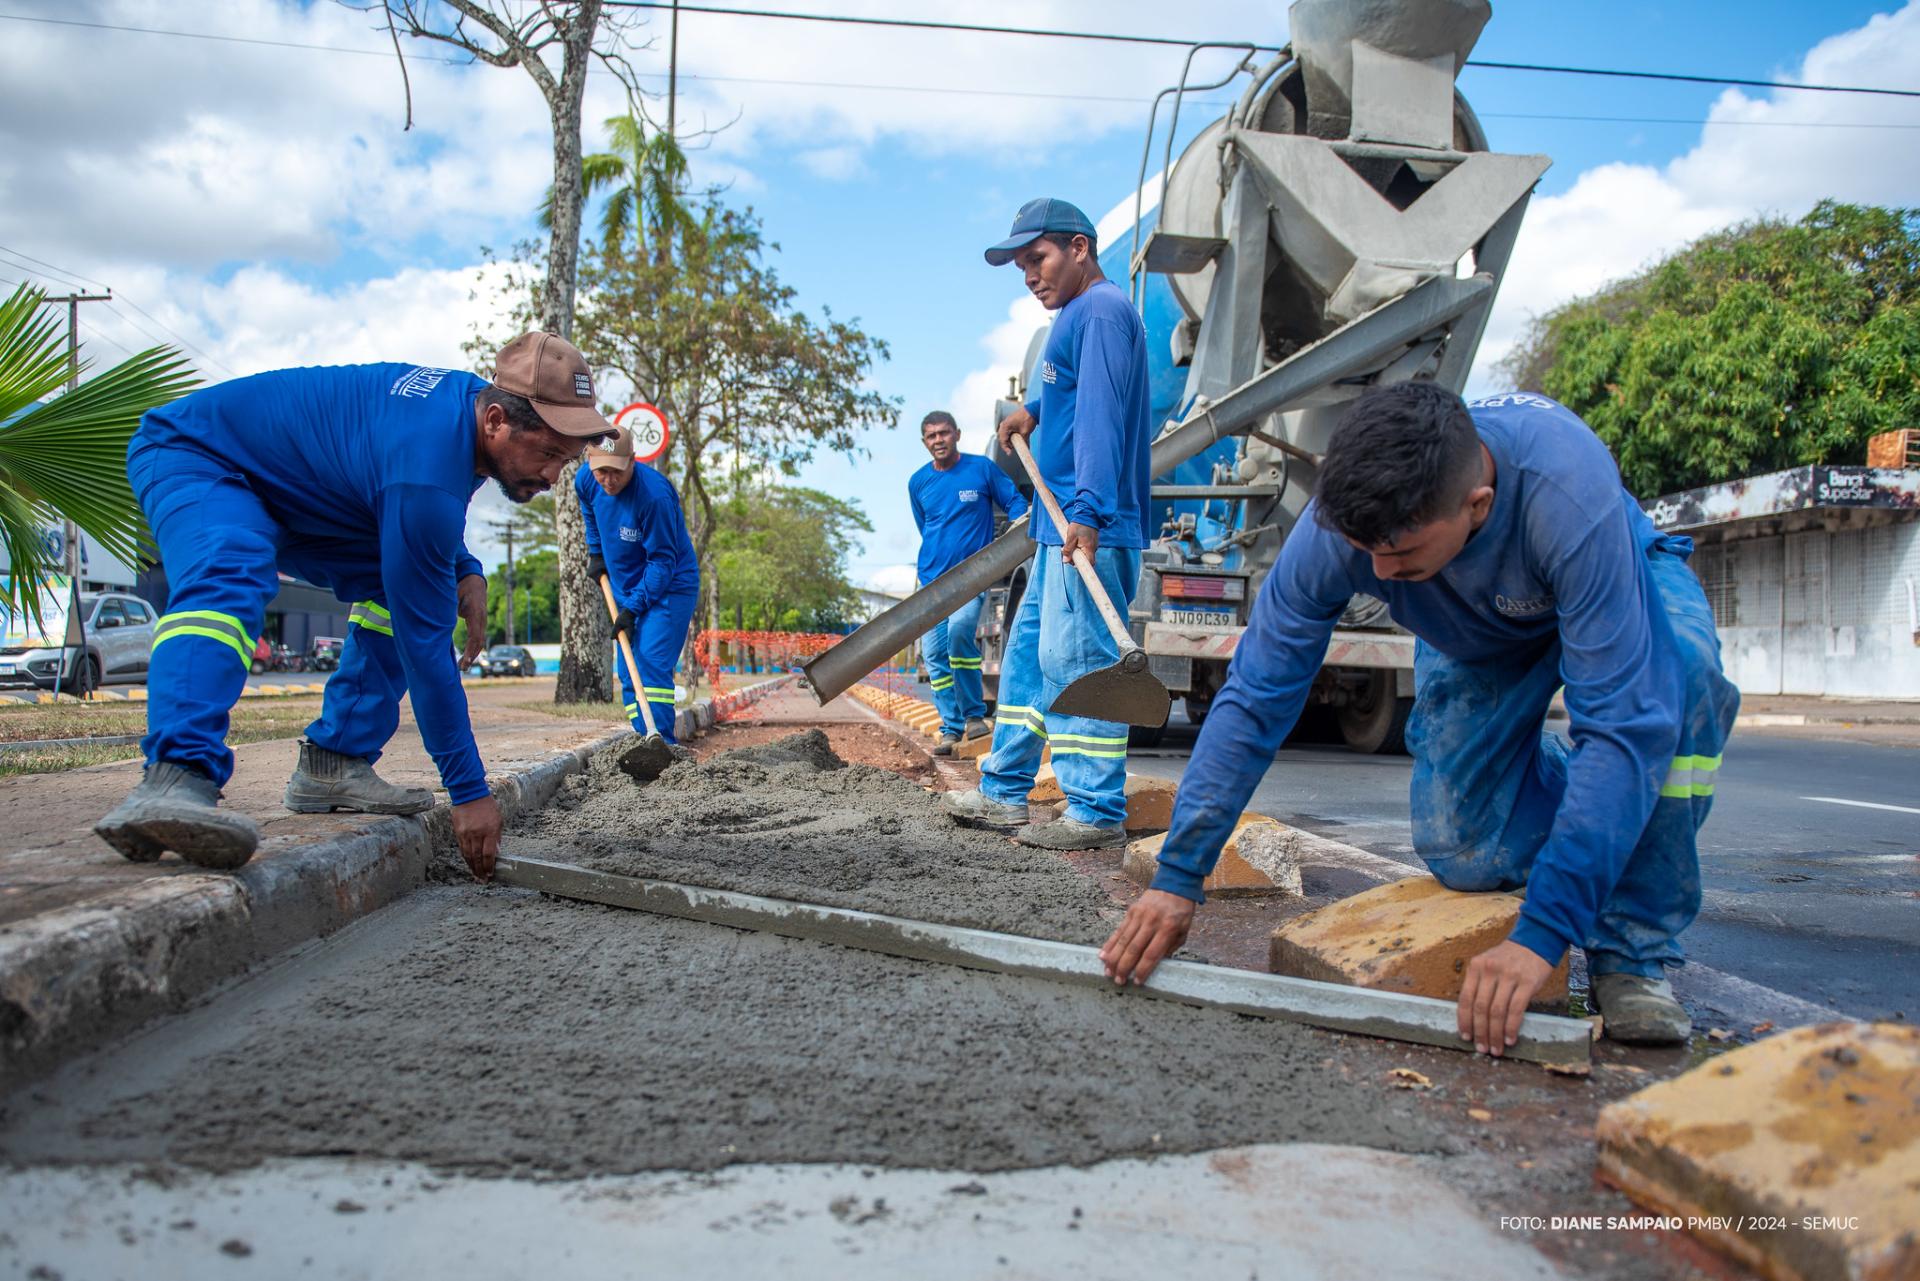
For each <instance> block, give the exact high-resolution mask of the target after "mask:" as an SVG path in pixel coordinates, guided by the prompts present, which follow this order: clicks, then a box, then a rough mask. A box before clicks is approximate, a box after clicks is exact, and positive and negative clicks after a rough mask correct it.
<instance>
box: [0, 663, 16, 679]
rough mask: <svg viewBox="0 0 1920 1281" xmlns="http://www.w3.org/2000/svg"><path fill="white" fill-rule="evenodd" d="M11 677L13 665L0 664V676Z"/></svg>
mask: <svg viewBox="0 0 1920 1281" xmlns="http://www.w3.org/2000/svg"><path fill="white" fill-rule="evenodd" d="M11 675H13V664H12V663H0V676H11Z"/></svg>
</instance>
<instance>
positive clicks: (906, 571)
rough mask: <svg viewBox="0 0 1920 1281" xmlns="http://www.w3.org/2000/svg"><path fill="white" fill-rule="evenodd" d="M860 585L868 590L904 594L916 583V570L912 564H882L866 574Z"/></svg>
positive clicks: (892, 594) (893, 594)
mask: <svg viewBox="0 0 1920 1281" xmlns="http://www.w3.org/2000/svg"><path fill="white" fill-rule="evenodd" d="M860 585H861V586H862V587H864V588H866V589H867V590H868V591H870V592H885V593H886V594H887V595H889V596H905V595H907V594H908V593H910V592H911V591H913V589H914V588H915V587H916V586H917V585H918V577H917V571H916V569H915V567H914V566H912V565H884V566H882V567H881V568H879V569H876V570H874V571H873V572H872V573H871V574H868V575H867V577H866V581H865V582H863V583H861V584H860Z"/></svg>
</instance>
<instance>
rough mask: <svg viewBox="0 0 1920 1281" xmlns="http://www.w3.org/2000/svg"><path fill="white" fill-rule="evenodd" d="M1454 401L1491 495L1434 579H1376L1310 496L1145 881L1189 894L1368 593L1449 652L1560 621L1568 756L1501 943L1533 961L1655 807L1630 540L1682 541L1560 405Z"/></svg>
mask: <svg viewBox="0 0 1920 1281" xmlns="http://www.w3.org/2000/svg"><path fill="white" fill-rule="evenodd" d="M1470 408H1471V410H1472V413H1473V421H1474V426H1475V427H1476V428H1477V429H1478V431H1479V434H1480V440H1481V443H1482V444H1484V445H1485V446H1486V448H1487V451H1488V452H1489V453H1490V454H1491V455H1492V456H1493V461H1494V466H1495V478H1494V500H1493V507H1492V509H1491V511H1490V512H1489V513H1488V515H1487V519H1486V522H1485V523H1484V524H1483V525H1482V526H1481V527H1480V529H1479V530H1478V531H1476V532H1475V534H1474V536H1473V537H1472V538H1471V539H1470V540H1469V541H1468V543H1467V545H1466V546H1465V547H1464V548H1463V549H1462V550H1461V552H1460V554H1459V555H1458V556H1456V557H1455V558H1454V559H1453V561H1452V562H1450V563H1449V564H1448V565H1447V566H1446V568H1444V569H1442V570H1441V571H1440V573H1439V574H1437V575H1436V576H1434V577H1433V578H1431V579H1429V580H1427V581H1425V582H1390V581H1382V580H1380V579H1379V578H1377V577H1375V576H1374V573H1373V570H1372V560H1371V558H1370V557H1369V556H1368V555H1367V553H1365V552H1363V551H1360V550H1358V549H1356V548H1355V547H1353V546H1352V545H1351V544H1349V543H1348V542H1347V541H1346V539H1344V538H1342V537H1341V536H1340V535H1339V534H1336V533H1334V532H1332V531H1331V530H1328V529H1325V528H1323V527H1321V526H1320V525H1319V523H1318V522H1317V521H1316V520H1315V518H1314V516H1315V513H1314V509H1313V504H1312V503H1309V504H1308V507H1307V511H1306V513H1305V514H1304V515H1302V517H1301V519H1300V522H1299V524H1298V525H1297V526H1296V527H1295V528H1294V531H1293V533H1292V535H1291V536H1290V537H1289V538H1288V539H1287V541H1286V544H1285V545H1284V546H1283V547H1282V549H1281V553H1280V561H1279V564H1278V565H1277V566H1276V567H1275V568H1274V570H1273V572H1272V573H1271V574H1269V575H1268V576H1267V581H1266V584H1265V585H1264V586H1263V587H1262V588H1261V591H1260V597H1259V600H1258V601H1256V602H1255V605H1254V610H1253V617H1252V619H1251V620H1250V622H1249V624H1248V628H1247V632H1246V634H1245V636H1243V637H1242V638H1241V641H1240V644H1239V647H1238V649H1237V651H1236V652H1235V654H1234V658H1233V665H1232V667H1231V669H1230V670H1229V672H1228V677H1227V682H1226V684H1225V685H1224V686H1223V687H1222V688H1221V691H1220V693H1219V695H1218V696H1216V697H1215V699H1214V701H1213V706H1212V709H1211V710H1210V711H1209V713H1208V715H1207V723H1206V726H1205V728H1204V729H1202V730H1201V733H1200V741H1199V743H1198V745H1197V746H1196V747H1195V749H1194V754H1193V760H1192V762H1191V763H1190V764H1189V765H1188V767H1187V769H1186V771H1185V773H1184V775H1183V776H1182V779H1181V782H1180V793H1179V796H1178V798H1177V800H1176V802H1175V805H1174V813H1173V828H1172V831H1171V832H1170V833H1169V834H1168V836H1167V839H1166V842H1165V844H1164V846H1163V849H1162V853H1161V855H1160V868H1159V871H1158V873H1157V874H1156V876H1155V878H1154V881H1153V885H1154V888H1156V889H1163V890H1169V891H1171V892H1173V893H1175V894H1180V895H1184V896H1185V897H1187V898H1191V899H1195V900H1200V899H1201V898H1202V897H1203V896H1202V894H1201V890H1200V884H1201V881H1202V880H1203V879H1204V877H1205V876H1206V874H1207V873H1208V872H1210V871H1212V870H1213V865H1214V862H1215V861H1216V860H1217V859H1218V858H1219V851H1220V847H1221V845H1222V844H1223V843H1224V842H1225V840H1226V838H1227V835H1228V833H1229V832H1230V831H1231V830H1232V827H1233V824H1234V821H1235V820H1236V819H1237V818H1238V817H1239V814H1240V811H1241V807H1242V806H1244V805H1245V804H1246V802H1247V799H1248V798H1249V797H1250V796H1252V794H1253V789H1254V788H1255V786H1257V785H1258V783H1259V781H1260V778H1261V776H1262V775H1263V774H1265V773H1266V770H1267V766H1268V765H1269V764H1271V763H1272V760H1273V753H1274V750H1275V749H1276V748H1277V747H1279V745H1280V742H1281V740H1282V739H1284V738H1285V737H1286V735H1287V732H1288V731H1289V730H1291V729H1292V728H1293V724H1294V721H1295V720H1296V719H1297V718H1298V716H1299V714H1300V709H1301V706H1302V704H1303V703H1304V702H1305V699H1306V696H1307V691H1308V687H1309V686H1310V685H1311V684H1312V682H1313V678H1314V674H1315V672H1317V671H1318V670H1319V667H1320V664H1321V662H1322V660H1323V659H1324V658H1325V655H1326V648H1327V641H1328V639H1329V637H1330V636H1331V634H1332V632H1333V628H1334V624H1335V622H1336V621H1337V620H1338V619H1339V617H1340V614H1341V612H1342V610H1344V609H1345V608H1346V605H1347V602H1348V600H1349V598H1350V597H1352V596H1353V595H1354V594H1355V593H1356V592H1365V593H1368V594H1370V595H1373V596H1376V597H1378V598H1380V599H1381V600H1383V601H1385V602H1386V603H1387V606H1388V608H1389V609H1390V611H1391V612H1392V615H1393V618H1394V621H1395V622H1397V623H1399V624H1400V625H1401V626H1402V627H1405V628H1406V629H1407V630H1408V631H1410V632H1412V633H1413V634H1414V635H1416V636H1418V637H1419V638H1420V639H1421V640H1423V641H1424V642H1426V643H1427V644H1429V645H1431V646H1433V647H1434V648H1435V649H1437V650H1439V651H1440V652H1441V653H1443V654H1447V655H1449V656H1451V657H1453V658H1457V659H1461V660H1464V661H1470V662H1472V661H1484V660H1488V659H1494V658H1498V657H1500V656H1501V655H1505V654H1513V655H1516V656H1519V655H1524V654H1526V653H1527V652H1528V651H1533V652H1537V650H1538V646H1539V645H1540V644H1541V643H1543V642H1544V641H1545V640H1547V639H1548V638H1550V637H1552V636H1553V635H1554V634H1555V633H1558V635H1559V639H1560V643H1561V658H1560V671H1561V676H1562V678H1563V679H1564V681H1565V684H1566V703H1567V711H1568V715H1569V717H1570V725H1571V731H1572V738H1573V755H1572V759H1571V761H1570V763H1569V767H1568V778H1567V790H1566V795H1565V798H1564V800H1563V801H1562V802H1561V806H1560V810H1559V813H1558V815H1557V816H1556V817H1555V820H1554V824H1553V828H1552V831H1551V832H1550V833H1549V835H1548V838H1547V842H1546V844H1545V846H1544V847H1543V848H1542V849H1541V851H1540V854H1539V857H1538V858H1537V860H1536V861H1535V863H1534V865H1533V870H1532V872H1531V874H1530V876H1529V879H1528V882H1527V898H1526V903H1525V906H1524V907H1523V908H1522V909H1521V912H1520V919H1519V922H1518V923H1517V924H1516V925H1515V927H1514V930H1513V934H1512V937H1513V939H1514V941H1515V942H1518V943H1521V944H1523V945H1524V946H1526V947H1527V948H1529V949H1531V950H1532V951H1533V952H1535V953H1537V954H1538V955H1540V956H1541V957H1543V958H1544V959H1546V960H1547V961H1549V962H1557V961H1558V960H1559V959H1560V956H1561V955H1562V953H1563V952H1564V951H1565V950H1566V949H1567V948H1568V947H1572V946H1578V945H1579V944H1580V943H1581V942H1582V941H1583V940H1584V939H1585V938H1586V936H1587V933H1588V931H1589V929H1590V928H1591V927H1592V924H1593V922H1594V919H1595V918H1596V917H1597V916H1598V914H1599V911H1600V908H1601V905H1602V904H1603V903H1604V902H1605V900H1606V898H1607V896H1608V894H1610V893H1611V892H1612V890H1613V887H1614V884H1615V883H1616V882H1617V881H1618V880H1619V879H1620V873H1621V871H1622V869H1623V868H1624V867H1625V866H1626V861H1627V858H1628V856H1629V855H1630V854H1631V853H1632V851H1633V847H1634V845H1635V843H1636V842H1637V841H1638V840H1639V836H1640V833H1641V831H1642V830H1643V829H1644V828H1645V827H1646V825H1647V821H1648V819H1649V818H1650V817H1651V815H1652V812H1653V806H1654V802H1655V801H1656V800H1657V799H1658V796H1659V790H1660V785H1661V782H1662V780H1663V779H1664V778H1665V777H1666V774H1667V771H1668V768H1669V766H1670V765H1671V764H1672V758H1673V751H1674V746H1675V744H1676V743H1677V742H1678V741H1679V737H1680V725H1681V720H1682V717H1683V715H1684V713H1685V673H1684V670H1683V668H1682V665H1681V662H1680V658H1679V656H1678V655H1677V654H1676V653H1675V652H1674V650H1673V647H1672V641H1671V633H1670V631H1669V629H1668V628H1667V626H1666V616H1665V612H1664V609H1663V608H1662V605H1661V602H1660V597H1659V593H1658V590H1657V589H1656V587H1655V586H1654V583H1653V580H1652V575H1651V572H1650V570H1649V569H1648V566H1647V559H1646V557H1647V549H1648V548H1649V547H1652V546H1656V545H1658V546H1661V547H1663V548H1664V549H1666V550H1670V551H1675V552H1678V553H1680V554H1685V553H1686V552H1688V551H1690V550H1691V547H1692V544H1691V542H1690V541H1689V540H1687V539H1684V538H1673V537H1670V536H1666V535H1662V534H1660V533H1659V532H1658V531H1656V530H1655V529H1654V527H1653V523H1652V522H1651V521H1649V520H1648V519H1647V517H1646V515H1645V514H1644V513H1643V512H1641V510H1640V507H1639V505H1638V504H1637V503H1636V502H1634V500H1633V498H1632V496H1631V495H1629V494H1628V493H1627V492H1626V490H1625V489H1623V488H1622V487H1621V484H1620V474H1619V470H1618V469H1617V468H1616V467H1615V466H1614V463H1613V459H1612V458H1611V457H1610V456H1609V455H1608V453H1607V450H1606V447H1605V446H1604V445H1602V444H1601V443H1600V441H1599V439H1598V438H1597V437H1596V436H1595V435H1594V434H1593V433H1592V431H1590V430H1589V429H1588V428H1587V426H1586V424H1585V423H1583V422H1581V421H1580V419H1579V418H1577V417H1576V416H1575V415H1574V414H1573V413H1572V412H1571V411H1570V410H1568V409H1566V408H1565V407H1564V406H1562V405H1559V404H1557V403H1555V402H1554V401H1551V400H1548V399H1546V398H1545V397H1542V396H1533V395H1520V394H1516V395H1507V396H1495V397H1492V398H1490V399H1488V400H1483V401H1480V402H1478V403H1476V404H1474V405H1473V406H1471V407H1470Z"/></svg>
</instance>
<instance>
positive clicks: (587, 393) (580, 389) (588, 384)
mask: <svg viewBox="0 0 1920 1281" xmlns="http://www.w3.org/2000/svg"><path fill="white" fill-rule="evenodd" d="M573 394H574V395H576V396H580V397H582V398H584V399H587V400H591V399H593V378H592V376H591V375H589V374H575V375H574V376H573Z"/></svg>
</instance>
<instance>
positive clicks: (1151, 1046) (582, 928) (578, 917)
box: [0, 887, 1444, 1178]
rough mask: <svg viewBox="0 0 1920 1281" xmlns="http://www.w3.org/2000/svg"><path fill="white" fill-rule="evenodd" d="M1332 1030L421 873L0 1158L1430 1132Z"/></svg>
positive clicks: (208, 1161)
mask: <svg viewBox="0 0 1920 1281" xmlns="http://www.w3.org/2000/svg"><path fill="white" fill-rule="evenodd" d="M1357 1044H1359V1043H1355V1042H1342V1041H1340V1040H1338V1039H1336V1038H1334V1037H1332V1036H1330V1035H1328V1034H1325V1033H1318V1032H1313V1031H1309V1030H1306V1029H1302V1028H1298V1027H1293V1026H1288V1025H1283V1024H1276V1023H1270V1022H1265V1021H1262V1020H1255V1019H1248V1018H1243V1017H1240V1016H1236V1015H1232V1014H1226V1013H1222V1012H1218V1011H1209V1010H1197V1009H1188V1008H1184V1007H1180V1006H1173V1005H1168V1004H1165V1003H1160V1002H1149V1001H1142V1000H1137V999H1130V998H1129V997H1127V996H1125V995H1120V994H1106V993H1095V992H1089V991H1087V990H1085V989H1077V988H1069V987H1063V986H1060V985H1057V984H1053V983H1049V982H1045V981H1042V980H1036V979H1020V978H1001V977H993V976H988V975H982V974H978V973H974V972H971V971H966V970H960V969H955V968H952V967H946V966H937V965H928V964H924V963H919V962H913V961H905V960H898V959H893V958H888V957H879V956H874V955H871V954H868V953H863V952H856V951H851V950H847V949H841V948H836V947H833V946H831V945H826V944H816V943H804V942H797V941H791V940H786V939H780V938H776V937H773V936H770V935H765V934H753V933H742V932H738V931H733V930H727V929H724V928H720V927H716V926H707V925H698V924H692V923H687V922H680V921H672V920H664V919H660V918H656V917H651V916H646V915H642V914H638V913H633V912H625V911H621V910H618V909H612V908H596V907H591V906H586V905H581V904H574V903H565V902H559V901H555V900H547V899H542V898H539V897H537V896H534V895H532V894H530V893H528V892H525V891H517V890H509V889H503V888H495V889H489V890H482V889H478V888H474V889H461V888H455V887H444V888H439V887H436V888H430V889H427V890H423V891H421V892H420V893H418V894H415V895H414V896H412V897H411V898H410V899H408V900H407V901H406V902H404V903H402V904H400V905H397V906H396V907H394V908H390V909H388V910H387V911H385V912H382V913H380V914H378V915H377V916H375V917H372V918H369V919H368V920H366V921H364V922H362V923H361V924H360V925H357V926H355V927H353V928H352V929H350V930H348V931H345V932H343V934H342V935H341V936H337V937H336V939H335V940H331V941H329V943H327V944H324V945H321V946H320V947H317V948H315V949H314V950H313V951H312V952H310V953H308V954H306V955H304V956H303V957H302V958H300V959H299V960H298V961H296V962H293V963H290V964H288V965H285V966H282V967H280V968H278V969H277V970H275V971H273V972H272V973H270V974H268V975H265V976H263V977H262V978H261V979H258V980H256V981H255V982H253V983H250V984H248V985H247V986H246V987H245V988H243V989H241V990H240V991H237V992H235V993H232V994H230V995H229V996H228V997H227V998H225V999H223V1000H222V1001H221V1002H218V1003H216V1004H215V1005H213V1006H211V1007H209V1008H207V1009H204V1010H202V1011H199V1012H196V1013H195V1014H193V1015H190V1016H188V1017H186V1018H183V1019H180V1020H176V1021H174V1022H171V1023H168V1024H165V1025H162V1026H161V1027H159V1028H158V1029H156V1030H155V1031H154V1032H153V1033H151V1034H149V1035H148V1036H146V1037H143V1038H140V1039H138V1040H136V1041H134V1042H132V1043H130V1044H128V1045H127V1046H124V1047H122V1048H121V1049H120V1050H119V1051H117V1052H114V1053H110V1054H108V1055H105V1056H103V1057H101V1058H97V1059H94V1060H91V1061H84V1062H82V1063H80V1064H76V1065H74V1066H73V1067H72V1068H70V1069H69V1070H68V1071H67V1072H65V1073H63V1074H61V1075H60V1076H58V1077H56V1078H54V1079H52V1080H50V1081H49V1082H47V1083H45V1084H44V1085H43V1086H42V1087H40V1088H38V1089H36V1090H35V1091H34V1092H32V1093H31V1094H25V1095H17V1096H15V1097H13V1098H12V1099H10V1100H8V1102H7V1103H6V1105H5V1115H4V1119H3V1120H0V1156H4V1158H5V1159H6V1160H7V1161H9V1162H11V1163H16V1164H20V1163H45V1164H56V1165H57V1164H68V1163H73V1162H88V1163H92V1162H108V1161H118V1162H141V1161H166V1162H177V1163H181V1164H185V1165H189V1166H195V1167H201V1168H207V1169H213V1170H222V1169H232V1168H236V1167H240V1166H245V1165H248V1164H250V1163H253V1162H256V1161H260V1160H264V1159H270V1158H277V1157H313V1156H353V1157H376V1158H384V1159H388V1160H402V1161H414V1162H420V1163H423V1164H426V1165H429V1166H431V1167H433V1168H436V1169H441V1170H449V1171H458V1172H462V1173H467V1174H478V1175H490V1176H502V1175H512V1176H522V1177H536V1178H539V1177H571V1176H581V1175H597V1174H621V1173H632V1172H637V1171H645V1170H660V1169H681V1170H706V1169H712V1168H715V1167H719V1166H724V1165H729V1164H733V1163H736V1162H773V1161H799V1162H816V1161H844V1162H854V1163H863V1164H871V1165H876V1166H880V1165H885V1166H908V1167H933V1168H942V1169H953V1170H978V1171H992V1170H1005V1169H1014V1168H1024V1167H1034V1166H1044V1165H1055V1164H1071V1165H1081V1164H1086V1163H1089V1162H1094V1161H1099V1160H1102V1159H1106V1158H1109V1157H1117V1156H1130V1155H1151V1154H1161V1153H1177V1152H1194V1151H1200V1150H1205V1149H1208V1148H1212V1147H1218V1146H1220V1145H1222V1144H1234V1143H1271V1142H1290V1141H1311V1142H1329V1143H1343V1144H1357V1145H1360V1146H1365V1147H1371V1148H1381V1149H1389V1150H1397V1151H1403V1152H1419V1151H1436V1150H1439V1149H1441V1148H1442V1147H1443V1146H1444V1144H1443V1143H1442V1141H1441V1140H1440V1139H1439V1138H1438V1137H1437V1131H1436V1128H1435V1127H1434V1125H1433V1124H1432V1123H1431V1121H1429V1120H1427V1119H1425V1118H1423V1117H1421V1116H1419V1115H1417V1113H1416V1111H1415V1109H1414V1108H1413V1107H1412V1106H1410V1105H1409V1104H1406V1103H1402V1102H1400V1101H1398V1100H1383V1099H1382V1098H1381V1097H1380V1095H1379V1094H1378V1093H1377V1092H1374V1091H1371V1090H1355V1089H1353V1088H1352V1085H1351V1082H1349V1081H1348V1080H1346V1079H1345V1078H1344V1076H1343V1071H1342V1064H1344V1063H1347V1062H1350V1061H1351V1060H1350V1057H1349V1056H1351V1055H1353V1054H1354V1053H1355V1048H1354V1047H1355V1046H1356V1045H1357Z"/></svg>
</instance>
